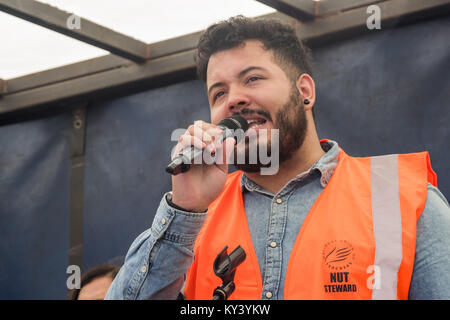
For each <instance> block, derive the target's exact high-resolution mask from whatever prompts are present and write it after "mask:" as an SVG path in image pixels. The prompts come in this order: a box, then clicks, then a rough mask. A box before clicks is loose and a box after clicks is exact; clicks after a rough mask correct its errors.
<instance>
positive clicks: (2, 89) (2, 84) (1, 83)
mask: <svg viewBox="0 0 450 320" xmlns="http://www.w3.org/2000/svg"><path fill="white" fill-rule="evenodd" d="M5 93H6V81H5V80H3V79H0V98H1V97H2V95H3V94H5Z"/></svg>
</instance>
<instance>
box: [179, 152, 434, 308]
mask: <svg viewBox="0 0 450 320" xmlns="http://www.w3.org/2000/svg"><path fill="white" fill-rule="evenodd" d="M241 174H242V172H241V171H237V172H235V173H233V174H230V175H229V177H228V179H227V182H226V184H225V187H224V190H223V191H222V193H221V194H220V196H219V197H218V198H217V199H216V200H215V201H214V202H213V203H212V204H211V205H210V207H209V213H208V217H207V220H206V222H205V224H204V226H203V228H202V230H201V231H200V234H199V236H198V238H197V241H196V244H195V248H194V251H195V259H194V262H193V264H192V266H191V268H190V269H189V271H188V274H187V280H186V289H185V295H186V298H187V299H206V300H209V299H211V298H212V294H213V291H214V289H215V288H216V287H217V286H219V285H220V284H221V283H222V281H221V279H220V278H218V277H217V276H216V275H215V274H214V271H213V263H214V260H215V258H216V256H217V254H218V253H219V252H220V251H221V250H222V249H223V248H224V247H225V246H228V248H229V253H230V251H231V250H233V249H234V248H235V247H236V246H238V245H240V246H241V247H242V248H243V249H244V250H245V252H246V255H247V256H246V259H245V261H244V262H243V263H242V264H241V265H240V266H238V267H237V271H236V275H235V279H234V282H235V285H236V289H235V291H234V293H233V294H232V295H231V296H230V298H229V299H260V298H261V296H262V294H265V293H264V292H262V279H261V272H260V269H259V265H258V260H257V257H256V254H255V250H254V247H253V244H252V239H251V236H250V231H249V228H248V224H247V218H246V215H245V211H244V202H243V197H242V190H241V184H240V179H241ZM427 182H430V183H431V184H433V185H435V186H436V174H435V173H434V172H433V170H432V169H431V165H430V160H429V156H428V153H427V152H422V153H413V154H399V155H388V156H378V157H368V158H357V157H350V156H348V155H347V154H345V153H344V152H343V151H342V150H341V151H340V152H339V158H338V163H337V166H336V168H335V171H334V173H333V175H332V176H331V178H330V180H329V182H328V184H327V185H326V187H325V188H324V189H323V190H322V192H321V194H320V195H319V197H318V199H317V200H316V202H315V203H314V205H313V206H312V208H311V209H310V211H309V212H308V215H307V216H306V218H305V220H304V222H303V224H302V226H301V229H300V231H299V233H298V235H297V239H296V241H295V244H294V247H293V249H292V252H291V255H290V257H289V262H288V267H287V273H286V279H285V287H284V298H285V299H407V298H408V291H409V285H410V282H411V276H412V270H413V264H414V254H415V243H416V225H417V220H418V219H419V217H420V215H421V213H422V211H423V209H424V206H425V201H426V196H427ZM274 205H276V203H274ZM261 214H264V213H261ZM269 240H270V239H269Z"/></svg>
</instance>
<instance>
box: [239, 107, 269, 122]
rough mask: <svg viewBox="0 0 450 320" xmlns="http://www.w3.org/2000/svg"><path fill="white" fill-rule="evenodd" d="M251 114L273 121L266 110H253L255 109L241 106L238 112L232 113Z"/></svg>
mask: <svg viewBox="0 0 450 320" xmlns="http://www.w3.org/2000/svg"><path fill="white" fill-rule="evenodd" d="M253 114H257V115H260V116H262V117H263V118H265V119H266V120H267V121H270V122H273V121H272V117H271V116H270V113H268V112H267V111H264V110H255V109H248V108H242V109H241V110H240V111H239V112H235V113H233V116H234V115H240V116H243V115H253Z"/></svg>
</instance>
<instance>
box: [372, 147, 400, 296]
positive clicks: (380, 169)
mask: <svg viewBox="0 0 450 320" xmlns="http://www.w3.org/2000/svg"><path fill="white" fill-rule="evenodd" d="M370 167H371V169H370V170H371V188H372V189H371V190H372V191H371V194H372V215H373V231H374V236H375V244H376V249H375V263H374V271H375V282H374V286H373V291H372V299H373V300H393V299H397V276H398V271H399V268H400V264H401V261H402V220H401V211H400V196H399V187H398V156H397V155H388V156H378V157H371V166H370Z"/></svg>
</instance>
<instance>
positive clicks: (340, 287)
mask: <svg viewBox="0 0 450 320" xmlns="http://www.w3.org/2000/svg"><path fill="white" fill-rule="evenodd" d="M322 256H323V262H324V264H325V266H327V267H328V269H329V270H332V271H333V272H330V278H329V279H330V284H325V285H324V290H325V292H326V293H332V292H356V284H354V283H350V272H349V271H348V270H347V269H348V268H350V266H351V265H352V264H353V261H354V260H355V253H354V248H353V246H352V245H351V243H350V242H348V241H346V240H332V241H328V242H327V243H326V244H325V246H324V247H323V250H322ZM341 270H346V271H344V272H341ZM336 271H338V272H336Z"/></svg>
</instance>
